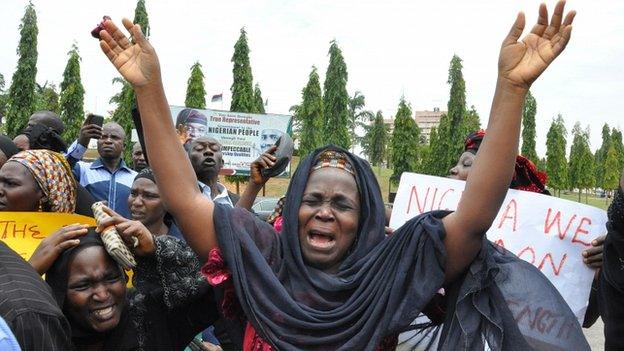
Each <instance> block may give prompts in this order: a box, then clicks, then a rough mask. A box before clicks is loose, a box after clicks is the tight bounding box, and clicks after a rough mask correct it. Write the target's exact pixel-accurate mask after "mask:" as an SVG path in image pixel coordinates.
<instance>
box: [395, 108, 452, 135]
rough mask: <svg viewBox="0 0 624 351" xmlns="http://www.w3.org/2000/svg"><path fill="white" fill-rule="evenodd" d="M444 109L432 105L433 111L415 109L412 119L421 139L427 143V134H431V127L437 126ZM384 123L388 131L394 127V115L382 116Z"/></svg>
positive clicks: (444, 112)
mask: <svg viewBox="0 0 624 351" xmlns="http://www.w3.org/2000/svg"><path fill="white" fill-rule="evenodd" d="M445 114H446V111H440V108H438V107H434V108H433V111H415V112H414V120H415V121H416V124H417V125H418V128H420V136H421V141H422V142H424V143H429V136H430V135H431V129H433V128H437V127H438V126H439V125H440V119H441V118H442V116H443V115H445ZM384 124H385V125H386V127H388V130H389V131H390V133H392V130H393V129H394V116H393V117H390V118H384Z"/></svg>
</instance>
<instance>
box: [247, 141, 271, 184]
mask: <svg viewBox="0 0 624 351" xmlns="http://www.w3.org/2000/svg"><path fill="white" fill-rule="evenodd" d="M275 150H277V146H275V145H273V146H271V147H270V148H269V149H268V150H267V151H266V152H265V153H263V154H262V155H260V157H258V158H257V159H256V160H255V161H253V162H252V163H251V167H250V175H249V178H250V180H251V182H252V183H254V184H256V185H259V186H263V185H264V184H265V183H266V182H267V181H268V180H269V178H265V177H263V176H262V170H263V169H265V168H270V167H273V165H275V161H277V158H276V157H275V156H273V153H274V152H275Z"/></svg>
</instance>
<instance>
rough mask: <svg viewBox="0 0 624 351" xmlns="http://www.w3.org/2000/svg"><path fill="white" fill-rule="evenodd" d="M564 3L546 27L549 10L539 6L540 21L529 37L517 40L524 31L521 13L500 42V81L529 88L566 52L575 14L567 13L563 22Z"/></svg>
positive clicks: (561, 0)
mask: <svg viewBox="0 0 624 351" xmlns="http://www.w3.org/2000/svg"><path fill="white" fill-rule="evenodd" d="M564 7H565V1H564V0H560V1H559V2H558V3H557V5H556V6H555V12H554V14H553V16H552V18H551V20H550V24H548V10H547V9H546V5H544V4H541V5H540V8H539V18H538V20H537V23H536V24H535V26H533V29H532V30H531V32H530V33H529V34H527V35H526V36H525V37H524V38H522V40H520V41H518V38H520V35H522V31H523V30H524V25H525V19H524V13H522V12H520V13H519V14H518V17H517V18H516V22H515V23H514V25H513V26H512V28H511V30H510V31H509V34H508V35H507V38H505V40H504V41H503V45H502V47H501V51H500V55H499V59H498V74H499V78H502V79H505V80H507V81H508V82H509V83H511V84H512V85H514V86H517V87H520V88H523V89H529V87H530V86H531V84H532V83H533V82H534V81H535V79H537V77H539V76H540V74H542V72H544V70H546V68H547V67H548V65H550V63H551V62H553V61H554V59H555V58H556V57H557V56H559V54H561V52H562V51H563V49H565V47H566V45H567V44H568V41H569V40H570V35H571V33H572V21H573V20H574V16H575V15H576V11H570V12H568V14H567V15H566V16H565V20H563V23H562V19H563V9H564Z"/></svg>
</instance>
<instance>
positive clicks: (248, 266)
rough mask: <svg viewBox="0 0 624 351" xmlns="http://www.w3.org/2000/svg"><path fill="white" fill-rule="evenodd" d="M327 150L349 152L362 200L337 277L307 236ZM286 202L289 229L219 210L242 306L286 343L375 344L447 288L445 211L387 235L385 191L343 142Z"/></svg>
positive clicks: (301, 174) (308, 165)
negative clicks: (302, 230)
mask: <svg viewBox="0 0 624 351" xmlns="http://www.w3.org/2000/svg"><path fill="white" fill-rule="evenodd" d="M326 150H335V151H339V152H342V153H344V154H345V155H347V158H348V161H349V163H350V164H351V166H352V168H353V170H354V173H355V178H356V183H357V186H358V189H359V193H360V199H361V206H360V211H361V212H360V223H359V229H358V233H357V237H356V241H355V242H354V244H353V246H352V249H351V251H350V253H349V254H348V256H347V257H345V259H344V261H343V262H342V264H341V266H340V268H339V271H338V272H337V273H336V274H335V275H331V274H327V273H325V272H323V271H321V270H318V269H316V268H313V267H310V266H308V265H306V263H305V262H304V259H303V257H302V253H301V250H300V244H299V236H298V235H297V233H298V227H299V225H298V211H299V206H300V204H301V197H302V194H303V192H304V189H305V187H306V184H307V181H308V175H309V174H310V171H311V169H312V167H313V166H314V164H315V163H316V158H317V155H319V154H320V153H321V152H323V151H326ZM285 202H286V203H287V204H289V206H286V207H285V208H284V212H283V216H284V226H283V230H282V232H281V234H280V235H279V236H277V234H275V232H274V231H273V229H272V227H271V226H270V225H268V224H265V223H261V222H259V221H255V220H254V219H253V217H251V216H245V215H244V214H243V213H242V212H241V210H237V209H234V210H233V211H230V210H228V209H227V208H225V207H223V206H219V205H217V206H216V212H215V218H219V219H222V220H219V221H216V220H215V227H216V230H217V235H218V240H219V247H220V249H221V252H222V254H223V256H224V258H225V261H226V262H227V263H228V267H229V268H230V270H231V271H232V275H233V277H235V279H234V280H233V282H234V286H235V288H236V293H237V296H238V297H239V300H240V302H241V306H242V307H243V310H244V312H245V314H246V316H247V318H248V319H249V321H250V322H251V323H252V324H253V326H254V328H255V329H256V331H257V332H258V333H259V334H260V335H262V337H263V338H264V339H265V340H266V341H267V342H269V343H270V344H272V345H273V346H274V347H275V348H276V349H279V350H293V349H310V350H346V349H349V350H373V349H375V348H376V347H377V346H378V345H379V344H380V342H381V341H382V340H383V339H384V338H385V337H386V336H389V335H393V334H396V333H398V332H399V331H401V330H403V329H404V328H406V327H407V326H408V325H409V324H410V322H411V321H412V320H414V319H415V318H416V316H417V315H418V314H419V312H420V311H421V310H422V309H423V308H424V306H425V305H426V304H427V303H428V302H429V300H430V299H431V297H432V296H433V295H434V294H435V293H436V291H437V290H438V289H439V288H440V286H442V283H443V280H444V261H445V252H444V245H443V243H442V240H443V238H444V231H443V227H442V224H441V220H440V218H441V217H443V216H444V215H445V213H441V212H438V213H436V214H434V215H432V216H426V217H422V216H421V217H418V218H416V219H414V220H412V221H410V222H408V223H407V224H406V225H404V226H403V227H401V228H400V229H398V230H397V231H396V232H394V234H393V235H392V236H391V237H390V239H389V240H387V239H385V238H386V237H385V233H384V223H385V216H384V213H385V211H384V203H383V199H382V197H381V191H380V189H379V186H378V183H377V180H376V178H375V176H374V174H373V172H372V170H371V168H370V166H369V165H368V163H367V162H366V161H364V160H363V159H360V158H359V157H356V156H354V155H352V154H350V153H348V152H347V151H345V150H342V149H340V148H338V147H333V146H330V147H327V148H324V149H319V150H316V151H315V152H313V153H312V155H310V156H309V157H307V158H306V159H304V160H303V161H302V162H301V163H300V164H299V167H298V168H297V171H296V172H295V174H294V176H293V178H292V180H291V183H290V186H289V188H288V192H287V194H286V200H285ZM253 247H257V249H253ZM423 251H427V252H429V253H430V254H428V255H425V254H423Z"/></svg>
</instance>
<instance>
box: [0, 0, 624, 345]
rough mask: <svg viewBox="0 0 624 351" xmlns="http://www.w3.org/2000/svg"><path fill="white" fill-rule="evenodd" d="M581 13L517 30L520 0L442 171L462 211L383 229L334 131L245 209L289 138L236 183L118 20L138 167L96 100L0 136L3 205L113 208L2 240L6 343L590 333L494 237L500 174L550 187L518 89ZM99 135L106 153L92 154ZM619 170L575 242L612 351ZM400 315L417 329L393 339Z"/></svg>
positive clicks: (511, 181) (620, 224) (376, 195)
mask: <svg viewBox="0 0 624 351" xmlns="http://www.w3.org/2000/svg"><path fill="white" fill-rule="evenodd" d="M574 16H575V12H574V11H571V12H569V13H567V15H565V16H564V2H563V1H560V2H559V3H558V4H557V5H556V7H555V10H554V14H553V16H552V18H551V21H550V23H549V22H548V19H549V17H548V13H547V10H546V7H545V5H542V6H540V10H539V19H538V22H537V24H535V26H534V27H533V29H532V30H531V32H530V34H528V35H527V36H526V37H524V38H523V39H522V40H521V41H518V40H519V39H520V36H521V35H522V31H523V29H524V25H525V23H524V22H525V20H524V15H523V14H519V15H518V17H517V19H516V21H515V23H514V24H513V26H512V28H511V30H510V32H509V34H508V35H507V37H506V38H505V40H504V42H503V44H502V47H501V52H500V57H499V77H498V81H497V84H496V92H495V95H494V98H493V102H492V111H491V115H490V119H489V123H488V128H487V135H486V133H485V132H484V131H475V132H474V133H472V134H470V135H469V136H468V137H467V139H466V142H465V150H464V152H463V154H461V155H458V162H457V165H456V166H455V167H453V168H452V169H451V170H450V171H449V173H450V175H449V176H450V177H451V178H455V179H460V180H465V181H466V190H465V191H464V193H463V196H462V199H461V201H460V203H459V205H458V208H457V210H455V211H452V212H451V211H433V212H428V213H425V214H423V215H420V216H417V217H415V218H413V219H411V220H409V221H408V222H406V223H405V224H404V225H403V226H401V227H400V228H389V227H388V226H389V219H390V213H389V212H388V211H387V209H386V208H385V206H384V202H383V199H382V196H381V191H380V188H379V184H378V182H377V180H376V178H375V176H374V174H373V172H372V169H371V167H370V165H369V164H368V162H366V161H365V160H363V159H361V158H359V157H358V156H356V155H354V154H352V153H350V152H348V151H347V150H343V149H341V148H339V147H335V146H331V145H328V146H325V147H322V148H320V149H318V150H316V151H314V152H313V153H312V154H311V155H309V156H307V157H306V158H304V159H302V160H301V161H300V163H299V165H298V167H297V169H296V171H295V173H294V174H293V175H292V178H291V181H290V184H289V187H288V191H287V192H286V194H285V195H284V196H283V197H281V198H280V199H279V202H278V206H277V207H276V209H275V211H274V213H273V214H271V215H270V216H269V217H268V219H267V220H266V221H263V220H261V219H260V218H259V217H258V216H256V215H255V214H254V213H253V211H252V209H251V208H252V205H253V203H254V200H255V199H256V197H257V195H258V193H259V192H260V190H261V189H262V187H263V186H264V185H265V184H266V182H267V181H269V180H270V178H271V177H272V176H275V175H276V173H277V172H275V171H274V167H277V166H278V164H280V160H279V159H278V157H276V155H277V154H278V146H276V145H273V146H271V145H269V144H267V145H265V146H263V149H262V152H263V153H262V154H261V155H260V156H259V157H258V159H257V160H256V161H254V162H253V163H252V164H251V168H250V180H249V184H248V185H247V186H246V188H245V190H244V192H243V194H242V195H241V196H240V197H239V196H238V195H236V194H234V193H232V192H230V191H228V189H227V187H226V186H225V185H223V184H222V183H221V182H220V180H219V175H220V173H222V171H223V170H222V168H223V165H224V159H223V157H224V155H223V154H222V152H221V144H220V143H219V141H218V140H217V139H215V138H213V137H209V136H207V135H206V130H207V123H208V122H207V119H206V117H205V116H204V115H202V114H201V113H200V112H198V111H196V110H193V109H184V110H182V111H181V112H180V114H179V115H178V116H177V120H176V123H175V127H174V124H173V123H171V122H170V121H171V120H172V119H171V115H170V109H169V105H168V103H167V100H166V97H165V95H164V90H163V87H162V83H161V79H160V67H159V63H158V57H157V55H156V52H155V50H154V48H153V47H152V46H151V44H150V43H149V42H148V41H147V40H146V39H145V37H144V36H143V35H142V33H141V29H140V27H139V26H138V25H134V24H132V23H131V22H130V21H128V20H126V19H124V20H123V25H124V26H125V28H126V29H127V31H128V32H129V33H130V35H131V37H132V41H131V40H129V39H128V37H126V35H125V34H124V33H123V32H122V31H121V30H120V29H119V28H118V27H117V26H116V25H115V24H114V23H113V22H112V21H111V20H110V19H107V20H106V21H105V22H103V23H102V25H101V26H102V27H101V29H102V30H101V31H100V32H99V36H100V39H101V40H100V46H101V48H102V51H103V52H104V54H105V55H106V56H107V57H108V59H109V60H110V61H111V63H112V64H113V66H114V67H115V68H116V69H117V70H118V71H119V73H120V74H121V75H122V76H123V77H124V78H125V79H126V80H127V81H128V82H129V83H130V84H131V85H132V86H133V87H134V90H135V93H136V98H137V103H138V110H137V111H136V112H135V117H136V118H135V123H137V130H138V131H139V138H140V142H136V143H135V144H133V146H132V150H131V164H130V165H128V164H126V162H125V161H124V159H123V155H124V145H126V142H125V141H126V138H127V137H128V136H127V135H126V134H125V132H124V130H123V128H122V127H121V126H120V125H119V124H117V123H114V122H109V123H105V124H103V125H102V124H98V123H94V119H92V118H87V119H86V120H85V123H84V125H83V126H82V128H81V130H80V135H79V137H78V139H77V140H75V141H73V142H71V143H70V144H69V146H68V145H67V144H66V143H65V141H64V140H63V138H62V137H61V135H62V134H63V131H64V130H65V126H64V125H63V123H62V121H61V119H60V118H59V117H58V116H57V115H55V114H54V113H52V112H50V111H39V112H37V113H35V114H33V115H32V117H31V118H30V120H29V122H28V126H27V127H26V128H25V129H24V130H23V131H22V132H21V133H20V134H19V135H17V136H15V137H14V139H10V138H9V137H7V136H0V167H1V168H0V211H7V212H22V211H26V212H52V213H66V214H81V215H86V216H91V217H93V210H92V205H93V204H94V203H95V202H97V201H106V204H107V207H105V212H106V213H107V215H108V218H107V219H105V220H104V221H102V222H99V223H98V225H97V227H89V226H87V225H81V224H74V225H67V226H64V227H61V228H58V229H57V230H56V231H54V232H53V233H51V234H50V235H49V236H47V237H46V238H45V239H43V240H42V241H41V242H40V244H39V246H38V247H37V248H36V249H35V251H34V253H33V254H32V256H31V257H30V258H29V261H28V262H27V261H25V260H23V259H22V258H21V257H20V256H19V255H18V254H17V253H15V252H14V251H13V250H12V249H11V248H9V247H8V246H7V245H6V244H5V243H3V242H0V297H1V299H0V317H1V318H0V349H1V350H19V349H21V350H119V351H126V350H184V349H185V348H186V349H190V350H263V351H267V350H299V349H309V350H394V349H397V348H399V349H413V350H417V349H441V350H456V349H462V350H482V349H491V350H529V349H536V350H551V349H563V350H587V349H589V345H588V343H587V341H586V340H585V337H584V336H583V333H582V329H581V324H579V322H578V320H577V319H576V317H575V316H574V314H573V313H572V311H571V310H570V308H569V307H568V305H567V304H566V303H565V301H564V300H563V298H562V297H561V295H560V294H559V293H558V291H557V290H556V289H555V287H554V286H553V285H552V284H551V283H550V282H549V281H548V279H547V278H546V277H545V276H544V275H543V274H542V273H540V271H539V270H538V269H537V268H535V267H534V266H533V265H531V264H528V263H526V262H524V261H522V260H520V259H519V258H517V257H516V256H515V255H513V254H511V253H509V252H507V251H505V250H504V249H501V248H497V247H496V246H495V245H494V244H492V243H491V242H489V241H488V240H487V239H486V238H485V235H484V234H485V232H486V231H487V230H488V228H489V227H490V225H491V224H492V221H493V220H494V218H495V216H496V214H497V213H498V211H499V208H500V206H501V203H502V200H503V198H504V196H505V194H506V192H507V189H510V188H511V189H517V190H524V191H531V192H536V193H541V194H547V195H548V190H547V189H546V185H547V175H546V174H544V173H542V172H540V171H538V170H537V168H536V167H535V165H534V164H533V163H532V162H531V161H530V160H528V159H526V158H524V157H522V156H519V155H517V146H518V138H519V128H520V121H521V115H522V113H521V111H522V104H523V101H524V98H525V95H526V93H527V91H528V88H529V87H530V85H531V84H532V83H533V82H534V81H535V80H536V79H537V78H538V77H539V76H540V74H541V73H542V72H543V71H544V70H546V69H547V67H548V66H549V65H550V64H551V63H552V62H553V60H554V59H555V58H556V57H557V56H558V55H559V54H560V53H561V52H562V51H563V50H564V49H565V46H566V44H567V42H568V40H569V39H570V35H571V29H572V27H571V26H572V22H573V19H574ZM93 139H95V140H97V153H98V157H97V158H96V159H95V160H94V161H93V162H87V161H86V160H84V156H85V153H86V151H87V149H88V146H89V143H90V142H91V140H93ZM275 141H276V140H271V143H272V144H274V143H275ZM272 169H273V172H272V171H271V170H272ZM469 174H470V176H469ZM622 186H624V176H623V178H622V181H621V182H620V189H619V190H618V191H617V193H616V195H615V197H614V200H613V203H612V204H611V206H610V207H609V211H608V218H609V222H608V224H607V228H605V232H607V234H606V236H602V237H599V238H597V239H596V240H594V241H593V242H592V247H590V248H589V249H587V250H586V251H585V252H584V253H583V260H584V262H585V263H586V264H587V265H588V266H589V267H591V268H593V269H595V270H596V276H595V279H594V282H593V285H592V292H591V295H590V297H589V307H588V309H587V313H586V315H585V321H584V323H583V326H584V327H589V326H591V325H592V324H593V323H594V322H595V321H596V319H597V318H598V317H599V316H601V317H602V319H603V321H604V324H605V338H606V344H605V348H606V349H607V350H622V349H624V333H623V332H622V329H623V328H624V307H623V306H624V269H623V267H624V265H623V263H622V262H624V238H623V237H622V234H621V233H624V194H623V193H622ZM107 228H115V229H116V231H117V232H118V234H119V236H120V237H121V239H122V240H123V241H124V242H125V243H126V244H127V245H128V247H129V249H130V250H131V251H132V253H133V254H134V257H135V258H136V266H135V267H134V268H133V270H132V272H131V276H129V274H128V272H127V271H125V270H124V269H123V268H122V267H121V266H120V265H119V264H118V263H117V261H115V259H114V257H113V256H111V255H110V253H109V252H108V251H107V249H106V243H105V240H106V239H104V237H103V236H101V235H100V234H101V233H102V232H103V231H105V230H107ZM42 277H44V278H42ZM518 301H522V302H524V303H527V304H530V305H531V306H534V307H535V308H536V309H543V310H549V311H554V312H555V313H556V315H557V318H558V319H559V320H560V321H561V324H562V325H564V326H565V332H561V333H560V335H559V338H558V339H557V340H556V341H552V340H547V339H544V338H540V337H539V336H535V335H533V334H530V333H527V332H526V331H525V330H524V329H522V328H520V327H519V325H518V321H517V320H516V319H515V318H514V315H513V313H512V310H513V306H512V304H514V303H515V304H517V303H518ZM423 316H425V317H426V318H425V319H426V321H427V322H426V323H420V322H418V321H420V320H421V318H423ZM401 333H412V334H410V335H412V336H411V337H410V340H412V342H410V343H407V344H405V343H400V344H399V340H400V339H401V338H399V335H400V334H401ZM432 333H434V334H432ZM561 334H564V336H561ZM414 335H415V336H416V338H415V339H414V337H413V336H414ZM431 335H435V337H434V338H431ZM420 336H422V337H420ZM414 340H415V341H414Z"/></svg>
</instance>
